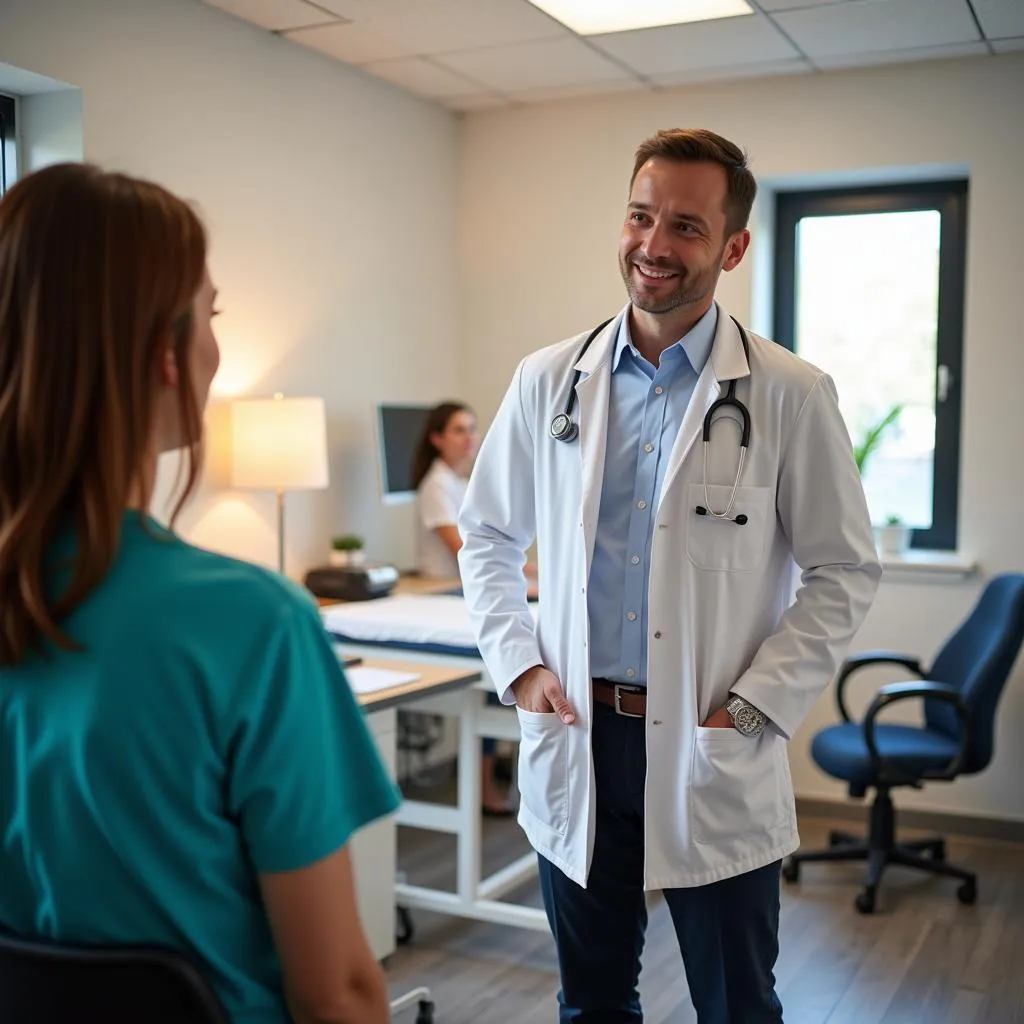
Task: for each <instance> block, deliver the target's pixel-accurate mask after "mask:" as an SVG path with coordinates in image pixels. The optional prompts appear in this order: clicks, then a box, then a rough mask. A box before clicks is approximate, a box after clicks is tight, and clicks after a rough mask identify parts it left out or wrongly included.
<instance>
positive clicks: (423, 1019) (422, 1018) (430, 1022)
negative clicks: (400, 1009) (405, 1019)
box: [415, 999, 434, 1024]
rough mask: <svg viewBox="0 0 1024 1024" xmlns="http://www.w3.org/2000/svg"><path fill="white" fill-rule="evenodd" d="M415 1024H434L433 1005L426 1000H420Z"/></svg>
mask: <svg viewBox="0 0 1024 1024" xmlns="http://www.w3.org/2000/svg"><path fill="white" fill-rule="evenodd" d="M415 1024H434V1004H433V1003H432V1002H430V1001H429V1000H427V999H424V1000H421V1002H420V1008H419V1012H418V1013H417V1014H416V1021H415Z"/></svg>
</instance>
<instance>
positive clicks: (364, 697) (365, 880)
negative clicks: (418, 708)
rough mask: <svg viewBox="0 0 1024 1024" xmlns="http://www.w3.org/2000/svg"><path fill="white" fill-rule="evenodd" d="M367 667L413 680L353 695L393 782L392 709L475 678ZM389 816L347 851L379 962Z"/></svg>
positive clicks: (388, 938)
mask: <svg viewBox="0 0 1024 1024" xmlns="http://www.w3.org/2000/svg"><path fill="white" fill-rule="evenodd" d="M362 664H364V665H366V666H367V667H368V668H382V669H390V670H392V671H396V672H408V673H410V674H415V675H416V676H417V677H418V678H417V679H416V680H415V681H414V682H409V683H402V684H400V685H398V686H394V687H391V688H389V689H386V690H375V691H373V692H372V693H363V694H356V699H357V700H358V702H359V704H360V705H361V706H362V707H363V709H364V710H365V711H366V714H367V724H368V725H369V727H370V732H371V733H372V735H373V738H374V740H375V741H376V743H377V747H378V750H379V752H380V755H381V759H382V760H383V762H384V764H385V766H386V767H387V770H388V771H389V772H390V773H391V776H392V778H393V777H394V775H395V770H396V764H395V739H396V720H395V709H396V708H398V707H400V706H406V705H409V704H411V703H414V702H415V701H418V700H423V699H425V698H427V697H437V696H440V695H444V694H451V693H453V692H454V691H457V690H459V689H465V688H466V687H468V686H471V685H472V684H474V683H475V682H477V681H478V680H479V679H480V673H479V671H478V670H476V669H473V668H444V667H441V666H438V665H424V664H420V663H417V662H409V661H390V660H389V661H382V660H379V659H374V658H366V659H364V661H363V663H362ZM396 824H397V821H396V819H395V818H394V817H389V818H385V819H384V820H382V821H377V822H374V823H373V824H371V825H368V826H367V827H366V828H364V829H361V830H360V831H359V832H357V833H356V834H355V836H354V837H353V838H352V842H351V845H350V852H351V855H352V864H353V871H354V873H355V878H356V897H357V901H358V905H359V914H360V917H361V918H362V921H363V927H364V929H365V931H366V936H367V940H368V941H369V943H370V948H371V949H372V950H373V954H374V956H375V957H376V958H377V959H378V960H383V959H384V958H385V957H387V956H390V955H391V954H392V953H393V952H394V951H395V878H396V875H397V854H396V849H395V846H396V844H395V828H396Z"/></svg>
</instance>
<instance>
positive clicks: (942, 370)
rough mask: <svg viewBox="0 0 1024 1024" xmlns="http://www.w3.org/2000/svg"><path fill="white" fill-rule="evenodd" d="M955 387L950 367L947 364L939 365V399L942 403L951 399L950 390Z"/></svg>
mask: <svg viewBox="0 0 1024 1024" xmlns="http://www.w3.org/2000/svg"><path fill="white" fill-rule="evenodd" d="M952 386H953V374H952V373H950V372H949V367H948V366H946V365H945V364H942V363H940V364H939V376H938V388H937V392H936V395H937V398H938V400H939V401H940V402H944V401H945V400H946V399H947V398H949V389H950V388H951V387H952Z"/></svg>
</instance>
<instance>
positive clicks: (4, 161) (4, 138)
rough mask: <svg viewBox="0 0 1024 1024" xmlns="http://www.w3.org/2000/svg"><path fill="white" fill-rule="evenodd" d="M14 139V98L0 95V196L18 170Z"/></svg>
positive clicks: (12, 180) (10, 183)
mask: <svg viewBox="0 0 1024 1024" xmlns="http://www.w3.org/2000/svg"><path fill="white" fill-rule="evenodd" d="M16 140H17V135H16V133H15V124H14V100H12V99H11V97H10V96H0V196H2V195H3V194H4V193H5V192H6V191H7V190H8V189H9V188H10V187H11V186H12V185H13V184H14V176H15V174H16V173H17V170H18V164H17V159H16V155H17V151H16V148H15V147H16V145H17V141H16Z"/></svg>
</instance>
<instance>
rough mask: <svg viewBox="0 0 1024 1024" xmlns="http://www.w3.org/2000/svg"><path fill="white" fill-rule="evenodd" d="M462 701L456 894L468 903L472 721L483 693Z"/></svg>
mask: <svg viewBox="0 0 1024 1024" xmlns="http://www.w3.org/2000/svg"><path fill="white" fill-rule="evenodd" d="M463 699H464V700H465V705H464V706H463V708H462V713H461V714H460V715H459V795H458V808H459V843H458V848H459V863H458V893H459V897H460V898H461V899H462V900H463V902H465V903H467V904H468V903H472V902H473V901H475V900H476V898H477V890H478V889H479V886H480V870H481V869H480V858H481V849H480V845H481V844H480V828H481V815H480V799H481V787H480V737H479V736H477V734H476V722H477V710H478V709H479V708H480V706H481V705H482V704H483V701H484V694H483V692H482V691H480V690H470V691H468V692H467V693H466V694H465V695H464V697H463Z"/></svg>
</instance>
